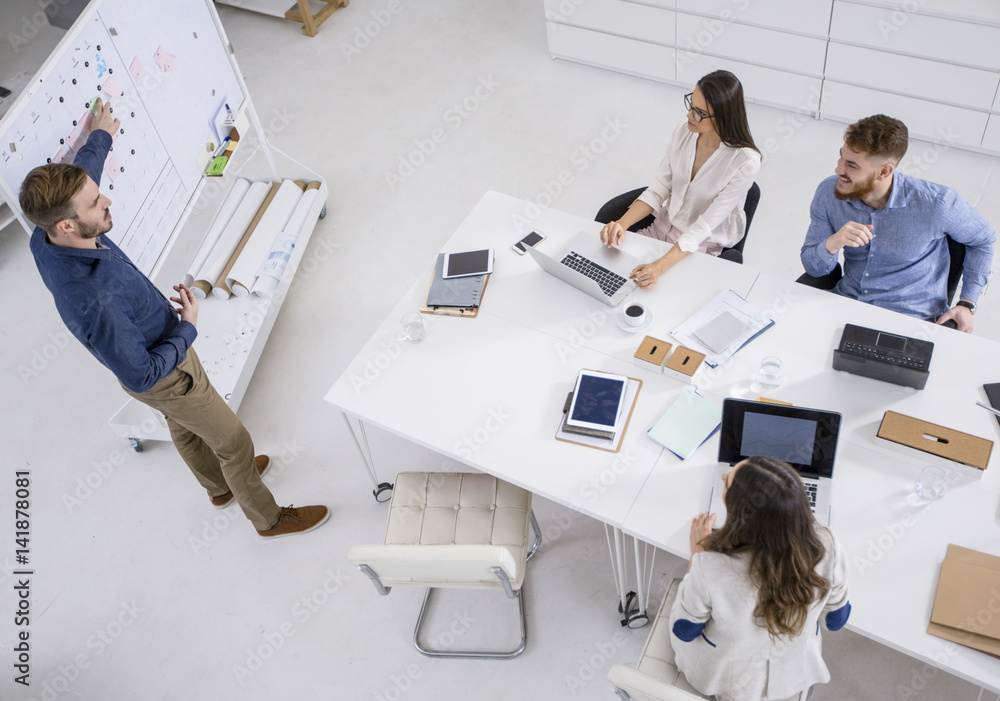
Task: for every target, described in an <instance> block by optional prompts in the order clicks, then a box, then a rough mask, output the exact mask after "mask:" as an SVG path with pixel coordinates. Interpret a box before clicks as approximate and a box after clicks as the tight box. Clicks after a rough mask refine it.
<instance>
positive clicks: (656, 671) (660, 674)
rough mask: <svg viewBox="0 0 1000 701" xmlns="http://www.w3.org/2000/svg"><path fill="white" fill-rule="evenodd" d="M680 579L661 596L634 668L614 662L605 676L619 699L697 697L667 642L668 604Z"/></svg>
mask: <svg viewBox="0 0 1000 701" xmlns="http://www.w3.org/2000/svg"><path fill="white" fill-rule="evenodd" d="M680 583H681V580H679V579H675V580H674V581H673V582H672V583H671V584H670V589H668V590H667V595H666V596H664V597H663V603H662V604H660V610H659V612H658V613H657V614H656V619H655V620H654V621H653V629H652V630H650V631H649V637H648V638H647V639H646V647H644V648H643V649H642V654H641V655H640V656H639V664H638V665H636V667H635V668H632V667H626V666H625V665H620V664H616V665H614V666H612V667H611V672H610V673H609V674H608V680H609V681H610V682H611V685H612V686H613V687H614V690H615V693H616V694H618V696H619V698H621V699H623V701H629V699H631V700H632V701H701V700H702V699H708V698H711V697H709V696H702V695H701V694H699V693H698V692H697V691H696V690H695V688H694V687H693V686H691V685H690V684H688V682H687V679H685V678H684V675H683V674H681V673H680V671H679V670H678V669H677V667H675V666H674V649H673V647H671V645H670V635H671V633H670V608H671V607H672V606H673V605H674V599H676V598H677V587H679V586H680Z"/></svg>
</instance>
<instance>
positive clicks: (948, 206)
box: [801, 114, 996, 333]
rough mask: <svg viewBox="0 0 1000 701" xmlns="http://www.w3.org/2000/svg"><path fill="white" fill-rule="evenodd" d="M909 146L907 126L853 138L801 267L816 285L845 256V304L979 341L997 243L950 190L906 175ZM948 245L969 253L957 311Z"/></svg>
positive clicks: (822, 201)
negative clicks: (982, 300) (976, 325)
mask: <svg viewBox="0 0 1000 701" xmlns="http://www.w3.org/2000/svg"><path fill="white" fill-rule="evenodd" d="M907 145H908V134H907V130H906V126H905V125H904V124H903V123H902V122H901V121H899V120H898V119H893V118H892V117H887V116H885V115H881V114H878V115H874V116H872V117H866V118H864V119H862V120H859V121H858V122H855V123H854V124H852V125H851V126H849V127H848V128H847V131H846V132H845V134H844V145H843V146H842V147H841V149H840V158H839V159H838V160H837V168H836V169H835V170H834V173H836V175H833V176H830V177H829V178H827V179H826V180H824V181H823V182H822V183H820V185H819V187H818V188H817V190H816V195H815V196H814V197H813V201H812V206H811V207H810V212H809V213H810V217H811V220H812V221H811V223H810V225H809V231H808V233H807V234H806V240H805V243H804V244H803V246H802V251H801V258H802V265H803V267H805V269H806V272H807V273H808V274H809V275H810V276H812V277H821V276H824V275H827V274H829V273H830V272H832V271H833V270H834V268H835V267H836V265H837V260H838V257H839V255H840V252H841V251H843V254H844V275H843V277H842V278H841V279H840V280H839V281H838V282H837V285H836V287H834V288H833V291H834V292H836V293H837V294H841V295H844V296H846V297H852V298H854V299H857V300H860V301H862V302H868V303H869V304H874V305H875V306H878V307H884V308H886V309H891V310H893V311H897V312H900V313H902V314H907V315H910V316H915V317H919V318H921V319H926V320H928V321H935V322H936V323H938V324H943V323H945V322H947V321H949V320H953V323H954V324H956V325H957V328H958V329H959V330H960V331H964V332H966V333H972V328H973V320H972V315H973V312H975V310H976V304H977V303H978V301H979V295H980V293H981V292H982V290H983V288H984V287H985V286H986V283H987V282H988V281H989V276H990V270H991V268H992V266H993V246H994V241H995V239H996V234H995V233H994V231H993V229H992V227H990V225H989V223H988V222H987V221H986V219H985V218H984V217H983V216H982V215H981V214H980V213H979V212H977V211H976V210H975V209H973V208H972V206H971V205H969V203H968V202H966V201H965V200H964V199H962V197H961V196H960V195H959V194H958V193H957V192H955V191H954V190H952V189H951V188H949V187H945V186H943V185H938V184H936V183H931V182H928V181H926V180H921V179H920V178H914V177H911V176H908V175H904V174H903V173H900V172H898V171H897V170H896V168H897V167H898V166H899V161H900V160H901V159H902V158H903V155H904V154H905V153H906V148H907ZM946 237H950V238H951V239H953V240H954V241H956V242H958V243H961V244H963V245H964V246H965V251H966V252H965V260H964V263H963V270H962V292H961V297H960V299H959V301H958V302H957V303H956V305H955V306H954V307H952V308H950V309H949V308H948V305H949V300H948V292H947V284H948V270H949V266H950V263H951V258H950V255H949V253H948V242H947V238H946Z"/></svg>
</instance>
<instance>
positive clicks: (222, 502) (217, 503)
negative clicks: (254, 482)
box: [208, 455, 271, 509]
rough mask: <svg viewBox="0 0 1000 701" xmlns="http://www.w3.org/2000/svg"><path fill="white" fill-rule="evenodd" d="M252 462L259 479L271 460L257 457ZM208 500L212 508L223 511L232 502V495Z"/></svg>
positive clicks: (262, 456) (222, 495)
mask: <svg viewBox="0 0 1000 701" xmlns="http://www.w3.org/2000/svg"><path fill="white" fill-rule="evenodd" d="M253 461H254V464H255V465H256V466H257V474H258V475H260V476H261V477H263V476H264V473H266V472H267V471H268V469H270V467H271V458H269V457H268V456H266V455H258V456H257V457H255V458H254V459H253ZM208 499H209V501H211V502H212V506H214V507H215V508H217V509H224V508H225V507H227V506H229V504H230V503H231V502H232V501H233V493H232V492H226V493H225V494H220V495H219V496H217V497H209V498H208Z"/></svg>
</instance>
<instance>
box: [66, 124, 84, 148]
mask: <svg viewBox="0 0 1000 701" xmlns="http://www.w3.org/2000/svg"><path fill="white" fill-rule="evenodd" d="M85 143H87V140H86V139H85V138H84V137H83V131H82V130H81V129H80V127H73V129H72V130H71V131H70V133H69V135H68V136H67V137H66V145H67V146H69V147H70V148H71V149H73V150H74V151H79V150H80V148H81V147H82V146H83V145H84V144H85Z"/></svg>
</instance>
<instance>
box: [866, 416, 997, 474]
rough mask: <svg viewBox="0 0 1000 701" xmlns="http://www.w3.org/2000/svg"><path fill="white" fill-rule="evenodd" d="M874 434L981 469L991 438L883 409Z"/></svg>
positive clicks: (990, 450) (983, 467)
mask: <svg viewBox="0 0 1000 701" xmlns="http://www.w3.org/2000/svg"><path fill="white" fill-rule="evenodd" d="M877 435H878V437H879V438H883V439H885V440H887V441H892V442H893V443H899V444H900V445H905V446H909V447H910V448H915V449H917V450H920V451H923V452H925V453H930V454H931V455H937V456H939V457H942V458H947V459H948V460H954V461H955V462H960V463H962V464H963V465H971V466H972V467H975V468H978V469H980V470H985V469H986V467H987V466H988V465H989V464H990V453H992V452H993V441H990V440H987V439H985V438H980V437H979V436H973V435H972V434H970V433H963V432H962V431H956V430H955V429H952V428H945V427H944V426H939V425H938V424H932V423H930V422H929V421H922V420H920V419H915V418H913V417H912V416H907V415H906V414H900V413H897V412H895V411H887V412H885V415H884V416H883V417H882V423H881V424H880V425H879V427H878V434H877Z"/></svg>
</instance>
